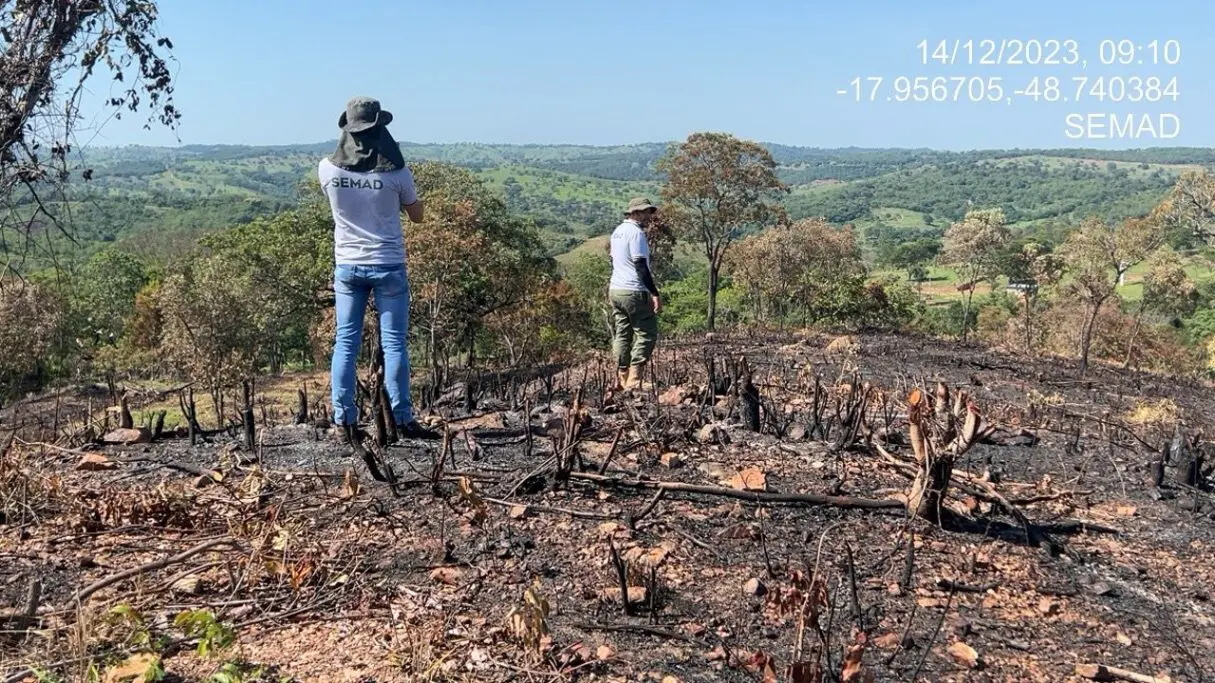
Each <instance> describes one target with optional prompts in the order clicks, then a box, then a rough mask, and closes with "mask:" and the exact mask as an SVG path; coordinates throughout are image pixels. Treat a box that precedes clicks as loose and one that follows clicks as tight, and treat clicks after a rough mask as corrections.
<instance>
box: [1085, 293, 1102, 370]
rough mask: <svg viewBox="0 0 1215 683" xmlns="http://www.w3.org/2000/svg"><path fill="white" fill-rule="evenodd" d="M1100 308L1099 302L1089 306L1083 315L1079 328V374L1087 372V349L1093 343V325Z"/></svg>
mask: <svg viewBox="0 0 1215 683" xmlns="http://www.w3.org/2000/svg"><path fill="white" fill-rule="evenodd" d="M1100 310H1101V304H1099V303H1098V304H1094V305H1090V306H1089V310H1088V312H1086V313H1085V316H1084V324H1083V325H1082V326H1081V328H1080V376H1081V377H1084V375H1085V374H1086V373H1087V372H1088V351H1089V348H1090V347H1091V346H1092V345H1093V326H1094V325H1095V324H1096V323H1097V313H1098V312H1099V311H1100Z"/></svg>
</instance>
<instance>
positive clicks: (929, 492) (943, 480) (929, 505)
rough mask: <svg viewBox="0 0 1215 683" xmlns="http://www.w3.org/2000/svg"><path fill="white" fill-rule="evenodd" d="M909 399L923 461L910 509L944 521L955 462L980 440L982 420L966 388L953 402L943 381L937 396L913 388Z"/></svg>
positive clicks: (914, 446)
mask: <svg viewBox="0 0 1215 683" xmlns="http://www.w3.org/2000/svg"><path fill="white" fill-rule="evenodd" d="M907 402H908V409H907V422H908V431H909V437H910V440H911V447H912V449H913V450H914V451H915V459H916V462H917V463H918V464H919V471H918V472H917V473H916V477H915V480H914V481H913V482H912V483H911V491H910V493H909V494H908V496H907V509H908V510H910V511H912V512H913V513H914V514H915V515H916V516H918V517H922V518H923V519H926V520H928V521H930V522H932V523H934V524H936V523H939V522H940V521H941V509H942V507H943V506H944V504H945V497H946V494H947V493H948V491H949V480H950V476H951V475H952V474H953V465H954V462H955V461H956V460H957V458H958V456H960V455H962V454H963V453H965V452H966V451H968V450H970V447H971V446H973V445H974V444H975V442H977V441H978V439H979V427H980V423H981V422H982V420H981V418H980V417H979V411H978V409H977V408H976V407H975V405H974V403H972V402H971V401H970V400H969V397H968V396H967V394H966V392H965V391H959V392H957V394H956V395H954V397H953V401H952V402H951V401H950V392H949V389H948V388H947V387H946V386H945V385H944V384H942V383H939V382H938V383H937V389H936V395H935V397H934V398H932V399H930V398H928V397H927V396H925V395H924V392H921V391H920V390H919V389H913V390H912V392H911V396H910V397H909V398H908V400H907ZM951 403H952V405H951Z"/></svg>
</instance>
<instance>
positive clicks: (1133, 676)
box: [1076, 664, 1171, 683]
mask: <svg viewBox="0 0 1215 683" xmlns="http://www.w3.org/2000/svg"><path fill="white" fill-rule="evenodd" d="M1076 675H1077V676H1083V677H1084V678H1087V679H1089V680H1090V681H1130V683H1170V680H1171V679H1169V678H1168V677H1167V676H1164V677H1161V676H1148V675H1146V674H1140V673H1135V672H1134V671H1127V670H1126V669H1119V668H1118V667H1116V666H1106V665H1104V664H1077V665H1076Z"/></svg>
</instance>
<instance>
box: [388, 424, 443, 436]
mask: <svg viewBox="0 0 1215 683" xmlns="http://www.w3.org/2000/svg"><path fill="white" fill-rule="evenodd" d="M397 436H399V437H401V438H402V439H432V440H437V439H440V438H442V435H440V434H439V433H438V432H436V431H435V430H433V429H427V428H426V427H423V426H422V425H420V424H418V421H417V420H410V421H409V422H407V423H406V424H403V425H397Z"/></svg>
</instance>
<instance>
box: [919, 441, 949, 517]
mask: <svg viewBox="0 0 1215 683" xmlns="http://www.w3.org/2000/svg"><path fill="white" fill-rule="evenodd" d="M924 455H925V458H924V460H923V461H922V462H921V463H920V471H919V473H918V474H916V477H915V481H913V482H912V483H911V493H910V495H908V496H907V509H908V510H914V511H915V515H916V516H917V517H921V518H923V519H926V520H928V521H929V522H932V523H934V524H936V523H938V522H940V521H941V508H942V506H943V505H944V504H945V494H946V492H947V491H948V490H949V478H950V476H951V475H952V474H953V461H954V458H953V455H952V454H949V453H933V452H931V451H929V452H926V453H925V454H924Z"/></svg>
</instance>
